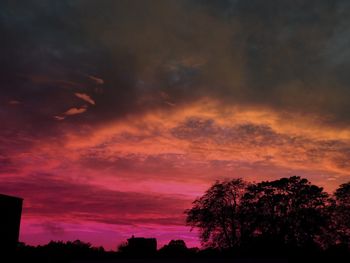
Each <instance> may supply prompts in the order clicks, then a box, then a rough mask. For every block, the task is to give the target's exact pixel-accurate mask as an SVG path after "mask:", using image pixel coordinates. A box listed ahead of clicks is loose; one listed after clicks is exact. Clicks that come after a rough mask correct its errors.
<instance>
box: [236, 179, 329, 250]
mask: <svg viewBox="0 0 350 263" xmlns="http://www.w3.org/2000/svg"><path fill="white" fill-rule="evenodd" d="M327 200H328V194H327V193H325V192H324V191H323V189H322V188H321V187H318V186H316V185H312V184H311V183H310V182H309V181H308V180H307V179H302V178H300V177H297V176H293V177H290V178H281V179H279V180H275V181H271V182H268V181H267V182H261V183H258V184H253V185H250V186H249V187H248V191H247V194H246V195H245V196H244V201H243V202H242V211H243V213H245V214H246V217H247V218H250V221H251V226H252V228H251V233H255V234H256V236H258V237H260V238H262V239H263V240H270V241H272V242H275V243H278V244H286V245H291V246H299V247H300V246H306V245H307V244H308V245H311V244H315V243H318V242H320V239H321V236H322V235H323V231H324V228H326V227H327V225H328V224H329V222H328V221H327V216H326V213H325V211H326V210H325V208H326V205H327Z"/></svg>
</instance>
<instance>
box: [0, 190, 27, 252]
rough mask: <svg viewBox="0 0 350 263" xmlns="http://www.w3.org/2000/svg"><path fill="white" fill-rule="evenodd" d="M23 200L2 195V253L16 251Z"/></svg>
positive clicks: (0, 239)
mask: <svg viewBox="0 0 350 263" xmlns="http://www.w3.org/2000/svg"><path fill="white" fill-rule="evenodd" d="M22 203H23V199H21V198H18V197H13V196H8V195H3V194H0V252H2V253H11V252H12V251H14V250H15V249H16V246H17V243H18V237H19V229H20V222H21V214H22Z"/></svg>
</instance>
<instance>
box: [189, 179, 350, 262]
mask: <svg viewBox="0 0 350 263" xmlns="http://www.w3.org/2000/svg"><path fill="white" fill-rule="evenodd" d="M185 213H186V214H187V220H186V221H187V224H188V225H190V226H192V227H193V228H198V229H199V231H200V238H201V241H202V245H203V246H204V247H206V248H216V249H219V250H228V251H234V252H235V253H237V254H249V253H252V254H256V255H281V256H282V255H284V256H286V255H287V256H296V255H298V254H300V255H307V254H309V255H321V254H323V255H326V254H332V255H337V256H339V255H342V256H349V248H350V242H349V241H350V183H346V184H342V185H341V186H340V187H339V188H338V189H337V190H336V191H335V193H334V194H333V195H330V194H328V193H326V192H325V191H324V190H323V188H322V187H318V186H316V185H313V184H311V183H310V182H309V181H308V180H307V179H303V178H300V177H297V176H293V177H290V178H281V179H278V180H274V181H264V182H260V183H248V182H245V181H244V180H242V179H232V180H227V181H217V182H216V183H214V184H213V185H212V186H211V187H210V188H209V189H208V190H207V191H206V192H205V194H204V195H203V196H202V197H200V198H198V199H196V200H195V201H194V202H193V207H192V208H191V209H189V210H187V211H186V212H185ZM348 259H349V257H348Z"/></svg>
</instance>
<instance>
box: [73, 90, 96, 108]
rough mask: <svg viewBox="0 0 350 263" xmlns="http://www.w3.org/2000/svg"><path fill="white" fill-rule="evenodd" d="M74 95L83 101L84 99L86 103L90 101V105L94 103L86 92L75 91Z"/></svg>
mask: <svg viewBox="0 0 350 263" xmlns="http://www.w3.org/2000/svg"><path fill="white" fill-rule="evenodd" d="M75 96H77V97H78V98H79V99H82V100H83V101H86V102H88V103H90V104H91V105H95V104H96V103H95V101H94V100H93V99H92V98H91V97H90V96H89V95H87V94H85V93H78V92H76V93H75Z"/></svg>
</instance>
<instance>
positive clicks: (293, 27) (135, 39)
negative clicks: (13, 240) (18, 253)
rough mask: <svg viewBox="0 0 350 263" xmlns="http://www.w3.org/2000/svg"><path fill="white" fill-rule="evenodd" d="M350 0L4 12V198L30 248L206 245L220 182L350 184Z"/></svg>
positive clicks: (6, 1) (120, 4)
mask: <svg viewBox="0 0 350 263" xmlns="http://www.w3.org/2000/svg"><path fill="white" fill-rule="evenodd" d="M349 13H350V1H348V0H332V1H329V0H279V1H273V0H264V1H262V0H249V1H248V0H222V1H214V0H213V1H209V0H186V1H185V0H176V1H173V0H149V1H146V0H145V1H143V0H125V1H124V0H118V1H112V0H110V1H108V0H105V1H99V0H94V1H93V0H59V1H57V0H46V1H41V0H26V1H13V0H2V1H1V3H0V34H1V41H0V91H1V92H0V125H1V129H0V193H3V194H10V195H15V196H19V197H22V198H24V209H23V215H22V224H21V234H20V240H21V241H23V242H26V243H28V244H32V245H36V244H44V243H47V242H48V241H50V240H75V239H81V240H83V241H88V242H91V243H92V244H93V245H96V246H100V245H102V246H104V247H105V248H107V249H116V247H117V246H118V244H120V242H122V241H124V240H125V239H127V238H129V237H130V236H131V235H135V236H144V237H156V238H157V239H158V243H159V244H160V245H162V244H165V243H168V242H169V241H170V240H171V239H184V240H185V241H186V243H187V244H188V246H199V241H198V238H197V233H196V232H195V231H193V232H190V228H189V227H187V226H186V225H185V222H184V219H185V215H184V210H185V209H187V208H190V207H191V202H192V201H193V200H194V199H195V198H196V197H198V196H200V195H202V194H203V192H204V191H205V190H206V189H207V188H208V187H209V186H210V185H211V184H212V183H213V182H215V180H220V179H225V178H236V177H241V178H243V179H245V180H247V181H261V180H269V179H277V178H280V177H288V176H293V175H297V176H301V177H306V178H307V179H309V180H310V181H311V182H312V183H314V184H317V185H320V186H322V187H324V188H325V190H326V191H327V192H329V193H332V192H333V191H334V190H335V189H336V188H337V186H338V185H339V184H341V183H344V182H347V181H350V87H349V85H350V16H349Z"/></svg>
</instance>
